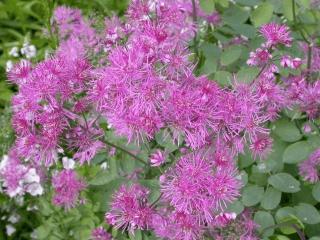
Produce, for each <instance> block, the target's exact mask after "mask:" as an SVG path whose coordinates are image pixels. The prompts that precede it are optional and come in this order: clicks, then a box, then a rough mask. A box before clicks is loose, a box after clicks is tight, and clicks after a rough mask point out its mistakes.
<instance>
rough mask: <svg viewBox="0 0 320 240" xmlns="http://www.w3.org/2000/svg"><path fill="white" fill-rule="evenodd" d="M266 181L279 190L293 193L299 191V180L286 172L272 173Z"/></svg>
mask: <svg viewBox="0 0 320 240" xmlns="http://www.w3.org/2000/svg"><path fill="white" fill-rule="evenodd" d="M268 183H269V184H271V185H272V186H273V187H274V188H275V189H277V190H279V191H281V192H286V193H294V192H298V191H300V182H299V181H298V180H297V179H295V178H294V177H292V176H291V175H290V174H288V173H277V174H275V175H272V176H270V177H269V179H268Z"/></svg>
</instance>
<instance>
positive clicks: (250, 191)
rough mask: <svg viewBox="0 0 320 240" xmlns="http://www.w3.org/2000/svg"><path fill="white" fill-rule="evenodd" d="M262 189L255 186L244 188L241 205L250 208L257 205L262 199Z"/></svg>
mask: <svg viewBox="0 0 320 240" xmlns="http://www.w3.org/2000/svg"><path fill="white" fill-rule="evenodd" d="M263 193H264V189H263V187H259V186H257V185H253V186H247V187H244V189H243V192H242V203H243V204H244V205H245V206H246V207H251V206H254V205H256V204H257V203H259V202H260V201H261V200H262V198H263Z"/></svg>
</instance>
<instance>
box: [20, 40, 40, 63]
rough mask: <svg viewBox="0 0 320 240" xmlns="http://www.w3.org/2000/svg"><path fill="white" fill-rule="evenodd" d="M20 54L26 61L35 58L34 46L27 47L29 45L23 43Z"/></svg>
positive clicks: (35, 50)
mask: <svg viewBox="0 0 320 240" xmlns="http://www.w3.org/2000/svg"><path fill="white" fill-rule="evenodd" d="M20 52H21V54H22V55H25V56H26V58H27V59H30V58H33V57H35V56H36V54H37V49H36V47H35V46H34V45H29V43H28V42H27V41H26V42H24V44H23V47H22V48H21V50H20Z"/></svg>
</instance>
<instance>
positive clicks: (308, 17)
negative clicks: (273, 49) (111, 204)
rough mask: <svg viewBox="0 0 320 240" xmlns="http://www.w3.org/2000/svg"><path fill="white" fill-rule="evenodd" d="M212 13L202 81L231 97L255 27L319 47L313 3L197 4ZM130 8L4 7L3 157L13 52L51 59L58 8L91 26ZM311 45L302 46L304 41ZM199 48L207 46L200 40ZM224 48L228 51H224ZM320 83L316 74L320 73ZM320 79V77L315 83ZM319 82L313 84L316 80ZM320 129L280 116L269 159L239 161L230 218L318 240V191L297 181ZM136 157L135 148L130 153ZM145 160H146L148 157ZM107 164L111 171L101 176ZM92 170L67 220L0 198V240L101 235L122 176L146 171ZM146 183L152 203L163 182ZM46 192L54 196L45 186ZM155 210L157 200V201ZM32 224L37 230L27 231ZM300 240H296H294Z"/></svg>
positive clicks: (29, 202)
mask: <svg viewBox="0 0 320 240" xmlns="http://www.w3.org/2000/svg"><path fill="white" fill-rule="evenodd" d="M200 2H201V6H202V8H203V9H204V10H205V11H207V12H212V11H214V10H215V11H218V12H219V13H220V14H221V19H222V21H221V23H220V24H219V25H217V26H210V25H206V24H200V27H201V31H200V33H199V36H198V41H197V43H196V44H197V46H198V55H199V58H200V61H199V63H198V66H197V69H196V71H197V73H198V74H206V75H208V76H209V78H210V79H212V80H215V81H217V82H218V83H219V84H221V85H222V86H226V87H228V86H229V85H230V83H231V81H232V80H233V78H234V77H236V78H237V80H238V81H240V82H251V81H252V80H253V79H254V78H255V76H256V75H257V74H258V72H259V69H256V68H254V67H248V66H247V64H246V60H247V59H248V55H249V52H250V51H252V50H254V49H255V48H257V47H258V46H259V45H260V44H261V42H262V39H261V38H260V37H259V34H258V32H257V27H259V26H261V25H262V24H264V23H268V22H270V21H275V22H283V21H285V22H286V23H287V24H288V25H289V26H290V28H291V30H292V31H293V37H294V38H295V39H296V40H300V41H306V39H310V38H314V39H316V41H318V44H319V43H320V42H319V41H320V38H319V35H320V28H319V23H320V10H319V8H320V7H319V5H320V4H319V5H312V4H311V3H312V1H311V0H282V1H278V0H266V1H263V0H235V1H232V2H231V1H228V0H200ZM127 4H128V3H127V1H126V0H121V1H120V0H92V1H77V0H61V1H53V0H42V1H41V0H33V1H29V0H25V1H23V0H4V1H2V2H0V114H1V116H0V146H1V147H0V153H1V154H4V153H5V152H6V151H7V150H8V147H9V146H10V144H11V143H12V141H13V138H14V137H13V132H12V130H11V127H10V109H9V108H8V107H7V106H8V104H9V102H10V97H11V96H12V94H13V93H14V92H15V91H16V89H15V87H14V86H12V85H9V84H7V83H6V80H5V79H6V76H5V75H6V63H7V61H9V60H11V61H17V60H18V58H14V57H12V56H10V55H9V51H10V49H11V48H12V47H15V46H18V47H21V46H22V45H23V43H24V42H25V41H26V40H28V41H29V42H30V43H31V44H33V45H35V46H36V49H37V54H36V57H35V58H33V59H32V61H34V62H36V61H38V60H40V59H43V58H44V56H45V54H46V53H47V52H49V53H50V52H51V51H52V50H53V49H54V48H55V46H56V40H55V36H52V35H50V34H48V28H49V26H50V19H51V16H52V11H53V9H54V7H55V6H57V5H68V6H73V7H78V8H80V9H81V10H82V11H83V13H84V14H85V15H86V16H87V17H92V16H95V17H98V19H100V20H102V19H103V17H104V16H112V14H118V15H123V13H124V11H125V9H126V6H127ZM239 36H243V37H245V38H246V39H248V41H245V42H244V43H243V44H241V45H231V44H230V41H231V40H232V39H234V37H239ZM305 38H306V39H305ZM200 39H201V40H200ZM221 45H222V46H223V48H221ZM283 51H284V52H287V53H288V54H290V55H293V56H300V57H301V58H304V56H303V52H302V51H301V48H300V46H299V45H298V44H297V41H295V42H294V45H293V46H292V47H291V48H287V49H285V50H283ZM280 74H281V75H282V76H288V74H294V75H299V74H300V72H299V70H288V69H280ZM317 74H318V73H317ZM318 76H319V74H318ZM315 77H317V76H315ZM306 124H309V125H310V126H311V128H312V131H311V132H309V133H305V132H304V131H303V127H304V126H305V125H306ZM319 124H320V120H319V119H317V120H315V121H313V122H310V121H308V119H307V118H306V116H304V115H302V114H301V113H299V112H298V111H296V110H295V109H292V110H290V111H286V112H283V113H282V117H281V118H280V119H279V120H277V121H276V122H274V123H272V124H270V129H272V137H273V139H274V146H273V152H272V153H271V154H270V155H269V156H268V158H267V159H266V160H265V161H254V160H253V159H252V157H251V155H250V154H246V155H241V156H240V157H239V159H238V163H239V166H240V170H241V173H242V181H243V183H244V187H243V190H242V197H241V198H240V199H239V200H238V201H236V202H235V203H234V204H233V205H232V206H230V207H229V209H230V210H232V211H234V212H236V213H240V212H242V210H243V209H244V207H250V208H252V209H254V211H255V213H254V220H255V221H256V223H258V224H259V225H260V227H259V231H260V234H261V238H263V239H278V240H286V239H299V232H301V233H303V234H304V235H305V236H306V239H312V240H317V239H320V213H319V207H320V183H317V184H315V185H311V184H309V183H306V182H304V181H302V179H301V178H300V177H299V175H298V172H297V163H299V162H301V161H303V160H305V159H306V158H307V157H308V156H309V154H310V153H311V152H312V151H314V150H315V149H316V148H318V147H319V146H320V131H319V127H318V126H319ZM105 130H106V132H107V136H108V139H112V140H113V142H114V143H119V144H124V143H125V140H124V139H119V138H115V137H114V135H113V134H112V132H111V131H110V130H108V129H107V128H105ZM154 144H155V145H159V146H161V147H162V148H163V149H165V150H167V151H169V152H171V153H174V151H175V150H176V149H177V148H178V146H175V145H173V144H172V143H171V141H170V140H169V139H167V141H165V142H164V141H163V140H162V138H161V136H160V135H159V136H158V137H156V141H155V143H154ZM126 148H127V149H130V150H134V149H135V148H136V146H134V145H127V146H126ZM144 152H145V154H141V156H140V157H141V158H143V159H144V160H147V156H148V149H145V151H144ZM104 161H106V162H107V163H108V166H109V168H108V169H107V170H104V169H101V168H100V163H102V162H104ZM92 163H93V165H94V166H91V167H90V168H89V167H88V166H83V167H81V169H78V171H79V172H80V173H81V174H82V175H83V176H84V177H85V178H86V179H87V181H88V184H89V188H88V190H87V191H88V193H87V196H88V199H87V204H85V205H80V206H78V207H77V208H74V209H72V210H71V211H69V212H65V211H64V210H63V209H59V208H57V207H54V206H53V205H52V204H51V196H50V195H46V196H42V197H40V198H29V197H25V198H24V199H23V200H22V199H20V200H19V199H18V200H15V201H11V200H10V199H9V198H8V197H6V196H5V195H2V194H1V193H0V216H1V218H0V239H32V236H37V237H38V239H49V240H58V239H88V238H89V235H90V232H91V230H92V229H93V228H94V227H96V226H99V225H101V224H102V225H104V226H106V227H108V226H107V225H106V224H105V223H103V222H102V221H103V214H104V212H105V211H106V210H107V209H108V206H107V202H108V200H109V199H110V197H111V195H112V193H113V191H114V190H115V189H117V188H118V187H119V186H120V185H121V183H123V182H125V181H127V180H126V179H125V178H124V176H126V175H129V174H132V172H133V171H134V169H136V168H139V167H141V165H140V163H139V162H136V161H133V160H132V159H131V158H130V157H128V156H127V155H124V154H122V153H117V154H116V155H115V156H112V157H111V156H108V155H107V153H106V152H104V153H100V154H98V155H97V156H96V157H95V158H94V160H93V161H92ZM148 174H149V175H150V176H146V179H145V180H141V184H143V185H145V186H148V187H149V188H150V189H151V190H152V196H151V198H153V199H156V198H157V196H158V195H159V189H158V188H159V186H158V183H157V181H155V180H154V179H153V176H155V175H157V174H158V172H153V170H150V171H149V172H148ZM46 187H47V188H50V186H46ZM151 202H152V200H151ZM12 214H16V215H18V216H19V221H18V222H17V223H12V222H11V223H10V220H9V217H10V215H12ZM30 219H32V221H30ZM8 224H11V225H14V227H15V228H16V232H15V233H14V234H13V235H11V237H7V236H6V226H7V225H8ZM112 231H113V232H112V234H113V236H114V238H115V239H144V240H146V239H150V240H151V239H155V237H154V236H153V235H152V234H151V233H150V235H144V238H142V234H141V233H140V232H139V231H138V232H137V233H136V235H135V236H131V235H129V236H128V235H126V234H122V233H121V232H118V231H116V230H112ZM297 232H298V233H297Z"/></svg>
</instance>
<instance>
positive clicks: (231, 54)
mask: <svg viewBox="0 0 320 240" xmlns="http://www.w3.org/2000/svg"><path fill="white" fill-rule="evenodd" d="M241 51H242V50H241V46H238V45H233V46H231V47H228V48H227V49H225V50H224V51H223V53H222V54H221V64H222V65H225V66H226V65H230V64H231V63H234V62H235V61H236V60H238V59H239V58H240V56H241Z"/></svg>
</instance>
